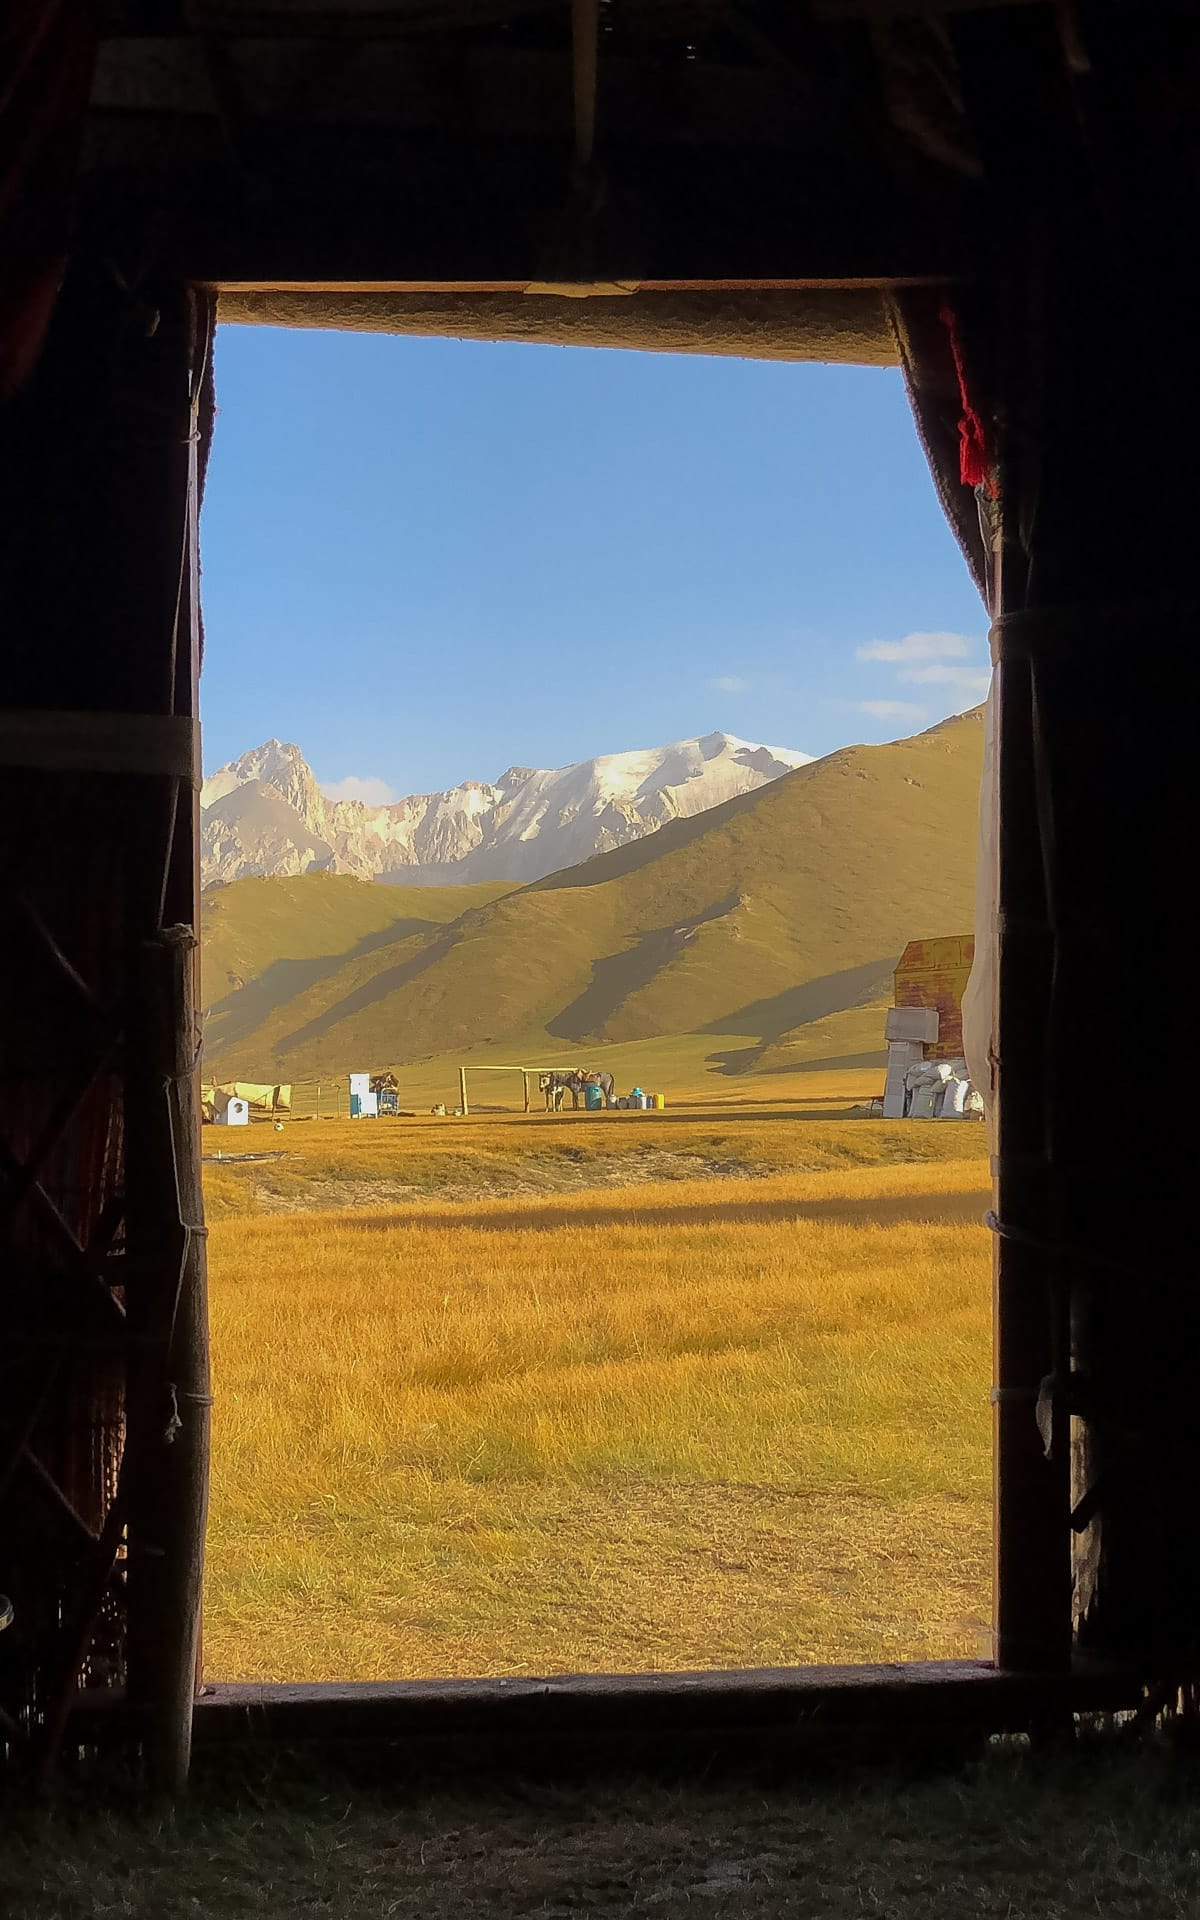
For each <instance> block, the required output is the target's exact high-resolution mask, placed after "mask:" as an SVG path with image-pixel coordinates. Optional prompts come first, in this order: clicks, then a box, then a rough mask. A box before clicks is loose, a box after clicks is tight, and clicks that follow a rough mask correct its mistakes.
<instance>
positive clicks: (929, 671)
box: [896, 665, 991, 705]
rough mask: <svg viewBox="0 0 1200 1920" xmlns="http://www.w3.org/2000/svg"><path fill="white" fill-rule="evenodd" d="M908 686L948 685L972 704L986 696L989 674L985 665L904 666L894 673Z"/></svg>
mask: <svg viewBox="0 0 1200 1920" xmlns="http://www.w3.org/2000/svg"><path fill="white" fill-rule="evenodd" d="M896 678H897V679H898V680H902V681H903V682H904V684H905V685H906V686H909V687H948V688H950V689H951V690H952V691H953V692H954V693H955V694H956V695H958V696H959V697H960V698H961V699H962V700H964V701H967V702H968V703H969V704H971V705H974V704H975V702H976V701H978V700H985V699H986V698H987V690H988V682H989V680H990V679H991V675H990V673H989V672H988V670H987V668H986V667H952V666H947V665H938V666H928V667H905V668H903V669H902V670H901V672H899V673H898V674H897V675H896Z"/></svg>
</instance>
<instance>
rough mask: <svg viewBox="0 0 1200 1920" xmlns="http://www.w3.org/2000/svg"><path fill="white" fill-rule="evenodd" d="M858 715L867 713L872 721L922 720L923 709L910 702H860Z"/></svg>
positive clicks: (923, 715)
mask: <svg viewBox="0 0 1200 1920" xmlns="http://www.w3.org/2000/svg"><path fill="white" fill-rule="evenodd" d="M858 711H859V712H860V713H869V714H870V716H871V718H872V720H924V718H925V709H924V707H918V706H916V705H914V703H913V702H912V701H911V700H860V701H859V702H858Z"/></svg>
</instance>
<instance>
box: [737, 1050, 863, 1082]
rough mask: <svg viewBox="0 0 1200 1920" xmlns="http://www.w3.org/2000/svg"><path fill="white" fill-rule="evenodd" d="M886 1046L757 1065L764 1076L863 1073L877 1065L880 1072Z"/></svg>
mask: <svg viewBox="0 0 1200 1920" xmlns="http://www.w3.org/2000/svg"><path fill="white" fill-rule="evenodd" d="M887 1062H888V1055H887V1048H886V1047H878V1048H876V1050H875V1052H874V1053H824V1054H822V1055H821V1057H820V1058H819V1059H817V1060H800V1061H787V1060H785V1061H783V1062H782V1063H781V1065H779V1066H777V1067H761V1066H760V1067H759V1069H758V1071H759V1072H760V1073H761V1074H763V1075H764V1076H768V1075H770V1074H772V1073H800V1072H803V1073H847V1072H851V1073H865V1072H867V1071H868V1069H870V1068H872V1067H878V1069H879V1071H880V1072H881V1073H882V1072H883V1071H884V1070H885V1068H886V1067H887Z"/></svg>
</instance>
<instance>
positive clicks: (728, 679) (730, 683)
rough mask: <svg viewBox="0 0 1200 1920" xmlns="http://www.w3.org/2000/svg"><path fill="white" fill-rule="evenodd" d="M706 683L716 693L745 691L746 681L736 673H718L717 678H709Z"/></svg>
mask: <svg viewBox="0 0 1200 1920" xmlns="http://www.w3.org/2000/svg"><path fill="white" fill-rule="evenodd" d="M708 684H709V686H710V687H712V688H714V689H715V691H716V692H717V693H745V691H746V686H747V682H746V681H745V680H743V679H741V678H740V677H739V675H738V674H736V673H722V674H718V676H717V678H716V679H715V680H710V681H709V683H708Z"/></svg>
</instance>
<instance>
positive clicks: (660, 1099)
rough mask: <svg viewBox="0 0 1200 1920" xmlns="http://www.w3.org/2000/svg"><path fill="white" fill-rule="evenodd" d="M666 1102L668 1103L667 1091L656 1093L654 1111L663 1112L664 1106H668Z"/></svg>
mask: <svg viewBox="0 0 1200 1920" xmlns="http://www.w3.org/2000/svg"><path fill="white" fill-rule="evenodd" d="M666 1104H667V1096H666V1094H665V1093H656V1094H655V1096H654V1111H655V1113H661V1112H662V1110H663V1108H664V1107H665V1106H666Z"/></svg>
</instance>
